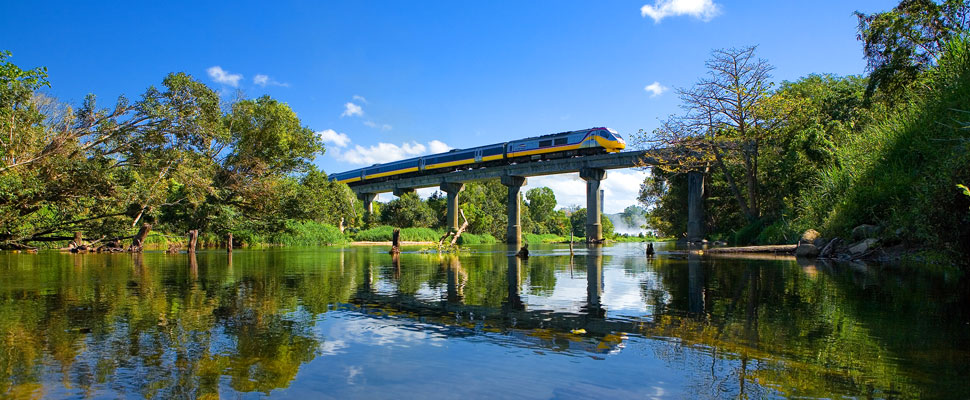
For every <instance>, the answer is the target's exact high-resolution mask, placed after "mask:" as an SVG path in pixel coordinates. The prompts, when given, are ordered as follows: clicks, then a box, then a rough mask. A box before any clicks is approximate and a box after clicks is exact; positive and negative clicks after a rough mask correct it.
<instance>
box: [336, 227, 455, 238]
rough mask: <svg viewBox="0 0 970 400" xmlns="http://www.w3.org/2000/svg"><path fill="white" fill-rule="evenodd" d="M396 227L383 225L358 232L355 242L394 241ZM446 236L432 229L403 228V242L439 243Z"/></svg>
mask: <svg viewBox="0 0 970 400" xmlns="http://www.w3.org/2000/svg"><path fill="white" fill-rule="evenodd" d="M393 235H394V227H392V226H387V225H382V226H378V227H374V228H370V229H365V230H363V231H360V232H357V234H356V235H355V236H354V240H358V241H364V242H387V241H390V240H391V239H393ZM443 235H444V234H443V233H442V232H439V231H436V230H434V229H430V228H402V229H401V240H403V241H409V242H437V241H438V239H441V236H443Z"/></svg>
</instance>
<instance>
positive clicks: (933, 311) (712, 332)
mask: <svg viewBox="0 0 970 400" xmlns="http://www.w3.org/2000/svg"><path fill="white" fill-rule="evenodd" d="M692 261H693V260H690V259H685V260H678V259H669V258H667V259H663V258H660V259H655V260H653V261H652V265H653V267H654V268H655V270H656V271H657V273H658V275H659V276H660V278H661V281H662V282H663V283H662V286H663V287H664V288H665V289H666V290H667V291H668V293H669V295H670V296H669V302H662V301H658V300H660V299H662V297H661V296H660V295H659V294H658V293H656V287H647V286H645V287H644V293H643V294H644V297H645V298H647V299H651V300H653V301H657V303H655V304H654V305H655V307H654V311H655V314H654V320H655V321H656V322H657V324H656V325H654V326H652V328H651V330H650V331H649V332H648V333H647V334H648V335H653V336H656V337H668V338H677V342H678V343H680V344H681V345H682V346H685V347H690V348H695V349H699V350H701V351H706V352H711V353H712V360H711V362H712V371H713V370H714V367H713V362H714V360H713V359H714V358H715V357H714V355H716V357H717V358H722V359H725V360H731V361H732V362H733V363H735V365H736V367H735V368H734V371H732V372H731V373H730V376H734V377H736V378H737V379H738V383H737V384H736V387H739V388H743V389H744V390H746V391H749V390H752V389H753V388H754V385H752V384H751V383H753V382H758V383H760V384H761V385H766V386H768V387H771V388H773V389H776V390H779V391H780V392H781V393H782V394H784V395H786V396H810V397H811V396H822V397H825V396H831V395H832V394H833V393H839V394H846V395H850V396H876V397H885V396H895V395H899V394H903V395H904V397H908V396H919V395H920V394H921V393H924V391H925V390H927V389H930V388H932V390H933V391H934V392H935V391H937V390H939V386H938V385H939V384H940V383H942V382H947V381H949V384H947V385H946V386H948V387H955V388H964V390H965V386H963V385H961V384H959V383H958V382H959V381H958V380H956V379H955V377H956V375H954V374H953V373H952V372H946V371H941V373H934V374H933V375H932V376H928V375H927V374H925V373H924V372H923V371H925V370H926V369H932V368H936V369H939V368H940V367H939V365H940V363H942V364H944V365H946V364H950V365H951V366H952V367H953V368H954V369H956V370H957V371H960V370H962V371H964V376H966V375H965V373H966V371H967V367H966V364H965V362H966V360H967V359H968V357H967V356H968V354H967V353H966V352H965V351H964V352H962V353H961V354H960V355H958V356H956V357H951V358H949V359H948V358H947V357H945V356H944V357H935V356H934V357H930V358H927V357H925V356H922V357H920V356H918V355H917V354H913V353H915V352H920V351H925V350H930V351H932V349H949V350H951V351H952V350H953V349H955V348H964V349H965V348H968V347H967V345H968V343H967V340H968V339H967V337H966V336H964V337H963V338H962V339H960V340H957V341H958V342H959V341H961V340H962V344H960V343H954V342H953V340H952V339H954V338H955V336H953V335H954V332H961V331H962V332H967V329H966V328H964V329H962V330H961V329H960V328H958V327H953V326H950V327H947V329H939V328H940V326H939V325H937V328H935V329H936V330H935V331H933V328H930V329H923V328H918V329H913V326H912V324H913V322H914V321H913V318H915V319H917V320H919V319H922V318H926V317H925V316H927V315H932V316H933V317H930V319H933V320H935V321H939V318H940V317H941V316H943V318H944V319H949V320H951V323H952V321H966V320H967V318H966V316H965V315H964V316H962V317H961V316H959V314H956V315H954V314H948V312H947V311H946V310H949V309H950V308H952V305H953V304H963V305H965V304H967V303H968V302H967V299H966V297H964V298H962V299H949V300H944V301H940V300H941V299H939V298H935V297H934V295H933V292H934V290H939V291H940V292H946V293H959V290H957V289H956V288H953V287H950V288H947V289H946V290H942V288H938V287H937V288H932V289H931V288H926V287H922V285H924V284H925V282H940V280H938V279H926V278H927V277H922V278H920V277H915V276H908V277H906V278H907V279H900V276H899V275H898V274H899V273H900V271H895V272H894V273H893V274H889V275H888V276H885V277H882V278H878V277H872V276H869V277H868V278H865V279H863V281H865V282H868V285H870V286H869V287H865V288H864V290H860V287H859V286H858V285H859V284H858V283H857V282H858V281H859V280H860V279H859V277H858V272H856V273H853V272H851V271H852V269H851V268H843V267H839V268H827V267H818V266H815V265H812V266H798V265H795V263H794V262H793V261H787V260H786V261H774V262H771V261H761V262H748V261H744V260H741V259H710V260H704V263H703V264H702V265H703V267H702V268H701V269H700V270H699V269H698V268H697V264H693V265H692ZM819 270H821V271H823V273H821V274H820V273H818V271H819ZM803 271H804V272H803ZM853 274H854V275H855V276H853ZM701 275H702V276H703V277H704V279H703V282H702V283H701V282H698V276H701ZM928 289H929V290H928ZM948 315H949V317H947V316H948ZM945 325H946V324H944V326H945ZM951 328H952V329H951ZM941 332H950V333H948V334H941ZM956 336H959V334H957V335H956ZM917 343H919V344H917ZM961 346H962V347H961ZM662 351H665V352H667V351H671V350H670V349H669V348H662ZM901 355H905V359H906V360H907V361H906V362H899V360H900V356H901ZM668 356H669V355H665V354H658V358H660V359H676V358H668ZM914 361H916V363H914ZM921 363H925V364H924V365H920V364H921ZM914 364H915V365H914ZM934 366H935V367H934ZM944 369H946V368H944ZM951 370H952V369H951ZM957 374H959V372H958V373H957ZM725 379H726V378H725V377H721V378H717V379H714V374H713V373H712V379H711V382H713V381H714V380H718V381H722V382H723V381H724V380H725ZM746 382H747V385H746V384H745V383H746ZM709 384H710V382H698V383H695V386H698V387H704V386H707V385H709ZM965 395H966V393H964V394H963V395H961V396H957V397H965Z"/></svg>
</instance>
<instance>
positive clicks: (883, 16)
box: [855, 0, 970, 101]
mask: <svg viewBox="0 0 970 400" xmlns="http://www.w3.org/2000/svg"><path fill="white" fill-rule="evenodd" d="M855 15H856V17H858V18H859V34H858V38H859V40H861V41H862V42H863V54H864V55H865V58H866V62H867V65H868V69H869V71H870V72H871V75H870V77H869V86H868V87H867V89H866V98H867V99H868V98H871V97H872V95H873V94H874V93H875V92H876V91H877V90H879V91H882V92H884V93H885V94H886V95H887V97H888V98H889V100H890V101H895V100H898V97H899V96H900V95H901V94H902V93H903V89H905V88H906V87H907V86H908V85H909V84H910V83H912V82H914V81H915V80H916V79H917V77H918V76H919V74H920V73H921V72H923V71H925V70H926V69H927V68H928V67H930V66H933V65H936V64H937V62H938V61H939V59H940V57H941V56H942V55H943V53H944V51H945V50H946V47H947V43H948V42H950V41H951V40H952V39H953V38H955V37H957V36H959V35H963V34H965V33H966V32H967V31H968V28H970V26H968V23H970V1H968V0H944V1H943V2H942V3H937V2H935V1H933V0H902V1H901V2H900V3H899V5H897V6H896V7H895V8H893V9H892V10H890V11H886V12H881V13H875V14H863V13H861V12H856V13H855Z"/></svg>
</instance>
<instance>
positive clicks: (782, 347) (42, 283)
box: [0, 249, 970, 398]
mask: <svg viewBox="0 0 970 400" xmlns="http://www.w3.org/2000/svg"><path fill="white" fill-rule="evenodd" d="M233 257H234V260H233V265H232V266H231V267H230V266H227V265H226V260H225V254H224V253H200V254H199V255H198V260H197V263H196V267H194V268H193V267H192V263H191V262H190V259H188V258H187V257H186V256H164V255H160V254H145V255H142V256H141V258H140V259H139V258H134V257H132V256H130V255H85V256H74V255H66V254H40V255H31V256H18V255H12V254H2V255H0V263H2V265H5V266H6V267H5V268H6V269H5V270H4V271H3V273H0V344H2V349H0V393H2V394H4V395H8V396H11V397H29V393H31V392H32V391H33V393H34V394H35V395H37V396H39V395H42V393H40V392H37V390H40V384H39V382H41V381H43V380H44V379H49V378H46V377H45V375H46V374H49V373H54V374H55V376H58V377H59V379H61V381H62V386H63V388H54V387H51V386H50V384H48V387H46V388H45V389H46V390H53V392H49V393H47V394H48V395H49V396H56V394H57V393H61V392H63V391H65V390H67V391H70V392H71V393H76V394H81V395H84V394H95V393H93V392H94V391H95V390H107V391H111V390H117V391H125V392H129V393H130V392H136V393H140V394H141V395H143V396H145V397H153V396H157V397H164V398H169V397H203V396H206V395H212V394H215V393H217V389H218V385H219V382H220V378H221V377H222V376H228V377H229V379H228V382H229V385H230V386H231V387H232V388H233V389H235V390H238V391H261V392H269V391H271V390H273V389H274V388H283V387H287V386H288V385H289V383H290V382H291V381H292V379H294V377H295V374H296V372H297V371H298V369H299V367H300V366H301V365H302V364H303V363H306V362H307V361H309V360H311V359H312V358H313V357H314V356H315V354H316V351H317V350H316V349H318V348H320V345H321V343H320V341H321V340H322V339H321V338H318V337H316V335H314V333H313V332H312V327H313V326H314V324H315V321H316V320H317V318H318V316H319V314H321V313H325V312H327V310H329V309H332V308H333V307H334V305H338V304H347V303H353V304H355V305H354V306H353V307H356V308H355V309H357V310H359V311H360V312H365V313H366V312H368V311H367V310H374V309H377V308H379V307H388V308H389V309H395V310H397V311H399V312H398V313H396V314H394V316H388V315H389V314H388V313H383V314H382V315H384V316H382V318H398V319H399V320H404V321H405V322H406V321H408V320H411V321H422V322H421V324H422V325H421V326H420V327H415V329H428V328H427V327H428V324H437V325H435V326H437V327H439V328H440V329H441V330H442V331H443V332H445V333H444V334H451V333H454V334H457V335H467V334H476V335H488V334H492V333H500V332H505V333H506V335H505V336H501V335H497V336H496V338H498V339H502V338H505V339H503V340H513V341H515V343H518V344H516V345H521V346H529V347H538V348H545V349H549V350H553V351H564V352H573V351H578V352H588V353H596V352H602V351H607V352H608V351H612V350H614V349H617V348H618V347H617V346H618V345H619V344H620V343H622V342H623V338H622V335H621V334H619V333H617V331H622V332H626V333H630V334H639V335H642V336H645V337H647V338H651V340H644V341H638V343H640V344H642V345H644V346H647V347H648V348H649V351H650V352H652V354H654V356H655V357H656V358H657V359H659V360H664V361H665V362H667V363H668V365H669V366H670V367H671V368H686V369H688V370H690V371H693V372H692V373H691V374H689V377H688V378H687V379H688V381H687V385H689V386H690V390H689V392H691V393H694V394H696V395H697V396H710V397H718V396H720V395H723V394H725V393H727V394H735V395H741V394H747V395H748V396H751V397H757V396H759V395H763V394H768V393H765V392H764V391H765V390H768V389H766V388H771V390H778V391H779V392H780V393H781V394H783V395H786V396H829V395H831V394H832V393H839V394H846V395H851V396H867V395H870V394H871V395H873V396H876V397H882V396H890V395H892V394H893V393H895V392H898V393H900V394H901V395H902V396H903V397H907V396H919V395H921V394H923V393H938V392H924V390H926V388H928V387H931V386H932V385H935V384H942V385H943V386H946V387H950V388H955V389H954V390H956V391H955V392H953V393H954V396H955V397H967V394H968V393H967V392H966V390H968V389H966V388H965V387H964V386H962V381H963V380H964V379H965V377H966V376H970V371H968V369H967V368H968V367H967V363H966V361H967V359H968V358H970V356H968V352H967V350H961V349H967V348H970V343H968V341H970V332H968V329H970V328H967V327H965V326H962V324H963V323H964V322H965V321H967V320H970V317H968V313H970V311H968V309H967V307H966V304H968V303H970V301H968V299H967V296H968V294H967V293H970V290H968V289H970V288H968V287H967V281H968V280H967V279H950V280H949V281H948V280H944V279H936V278H935V277H933V278H932V279H931V278H928V277H927V276H923V275H921V274H919V273H914V272H908V270H901V271H899V270H897V271H894V272H891V273H889V272H885V271H882V270H880V269H878V268H873V267H864V266H862V267H860V266H827V265H824V264H818V265H795V264H794V263H793V262H791V261H759V262H757V263H753V262H748V261H744V260H735V259H715V260H711V259H706V258H705V259H692V258H686V257H685V258H684V259H673V258H669V257H657V258H654V259H652V260H649V261H648V260H645V259H643V258H640V257H620V258H618V257H616V256H614V257H612V258H611V257H608V256H598V255H596V254H595V253H594V254H593V255H592V256H590V255H577V256H576V257H575V258H573V259H570V258H569V257H568V256H543V257H531V258H530V259H529V260H528V261H525V262H523V261H522V260H519V259H517V258H515V257H508V256H507V254H506V253H504V252H497V253H494V254H475V255H471V256H469V255H461V256H460V257H455V256H438V255H427V254H412V253H405V254H401V255H400V256H399V259H398V260H397V262H395V261H394V260H393V259H392V258H391V257H390V256H389V255H386V254H380V253H376V252H373V251H368V249H355V250H351V251H341V252H330V251H327V252H318V253H313V254H312V255H302V254H299V255H297V256H294V255H292V254H286V253H285V252H247V251H241V252H236V253H234V256H233ZM604 264H607V265H609V266H621V267H622V269H623V271H624V274H625V275H627V276H633V275H636V276H641V277H642V279H643V280H642V284H641V297H642V298H643V299H644V301H645V302H646V303H647V305H648V310H649V312H650V314H649V315H648V316H646V317H645V318H644V320H645V321H646V322H644V323H638V321H629V320H616V319H609V318H605V310H606V309H608V308H609V304H602V303H601V299H602V298H603V294H604V292H608V290H609V287H608V286H604V284H603V282H602V276H603V275H602V269H603V267H602V265H604ZM567 270H568V271H574V273H575V274H576V275H575V276H578V277H582V276H586V277H587V278H589V277H592V278H593V279H592V280H591V281H590V280H588V281H587V283H590V282H591V284H589V285H588V286H587V296H586V299H576V300H577V301H583V300H585V303H586V306H585V307H584V308H583V309H582V310H577V312H570V313H565V312H564V313H552V312H543V311H541V310H530V309H528V307H527V306H526V305H525V303H524V302H523V297H524V296H543V295H547V294H548V293H549V291H550V290H551V289H552V288H555V285H556V274H557V273H563V274H565V273H570V272H567ZM590 274H592V275H590ZM961 285H962V286H961ZM426 292H429V293H431V294H432V295H431V296H427V295H426V294H427V293H426ZM368 293H373V294H374V296H375V297H373V298H371V299H370V300H373V301H374V302H373V303H368V301H370V300H367V297H366V295H367V294H368ZM944 294H945V296H944ZM380 296H385V297H380ZM362 299H363V300H362ZM365 300H367V301H365ZM409 307H412V308H409ZM592 311H602V312H592ZM472 314H474V315H475V319H471V318H470V317H471V315H472ZM457 315H461V316H463V318H461V319H457V318H456V316H457ZM624 324H625V325H624ZM620 326H622V328H617V327H620ZM576 328H583V329H586V330H587V333H586V334H573V333H572V332H571V331H572V330H573V329H576ZM449 332H450V333H449ZM455 332H457V333H455ZM601 346H602V348H600V347H601ZM900 359H904V360H906V361H905V362H899V361H898V360H900ZM921 371H933V372H932V373H931V374H928V373H923V372H921ZM754 382H757V383H758V384H757V385H755V384H754ZM55 386H56V385H55ZM960 388H963V389H960ZM960 390H964V391H963V392H960ZM25 393H26V394H27V395H28V396H25V395H24V394H25ZM102 394H103V393H102Z"/></svg>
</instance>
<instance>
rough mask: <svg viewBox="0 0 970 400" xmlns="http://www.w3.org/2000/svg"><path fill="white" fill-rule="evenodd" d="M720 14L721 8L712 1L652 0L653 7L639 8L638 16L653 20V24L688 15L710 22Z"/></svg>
mask: <svg viewBox="0 0 970 400" xmlns="http://www.w3.org/2000/svg"><path fill="white" fill-rule="evenodd" d="M720 13H721V7H720V6H719V5H717V4H714V0H654V3H653V5H649V4H647V5H644V6H643V7H640V15H641V16H642V17H644V18H646V17H648V16H649V17H650V18H653V22H654V23H660V20H662V19H664V18H666V17H674V16H678V15H690V16H692V17H694V18H697V19H699V20H702V21H710V20H711V19H712V18H714V17H716V16H717V15H718V14H720Z"/></svg>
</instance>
